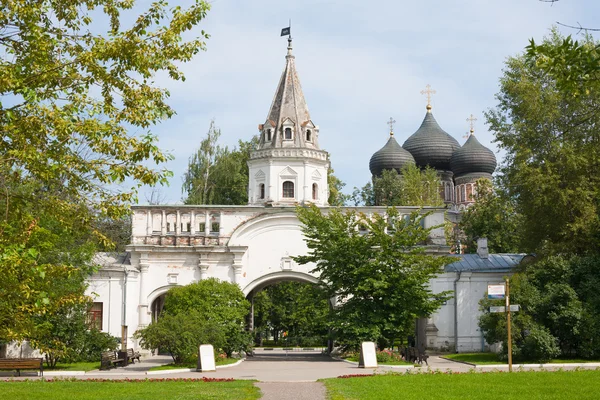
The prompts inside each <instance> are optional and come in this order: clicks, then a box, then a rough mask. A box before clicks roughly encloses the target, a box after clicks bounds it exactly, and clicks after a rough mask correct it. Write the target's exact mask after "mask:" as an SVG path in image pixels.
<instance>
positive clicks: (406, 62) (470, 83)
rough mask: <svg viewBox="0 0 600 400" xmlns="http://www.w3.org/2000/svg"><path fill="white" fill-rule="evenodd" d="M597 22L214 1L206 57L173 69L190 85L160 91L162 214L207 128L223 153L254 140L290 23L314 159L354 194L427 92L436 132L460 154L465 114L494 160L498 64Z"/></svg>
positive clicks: (563, 4)
mask: <svg viewBox="0 0 600 400" xmlns="http://www.w3.org/2000/svg"><path fill="white" fill-rule="evenodd" d="M172 4H174V3H172ZM598 15H600V2H598V1H597V0H596V1H594V0H560V1H559V2H557V3H554V4H553V5H550V4H549V3H543V2H539V1H537V0H452V1H448V0H430V1H404V0H397V1H371V2H365V1H357V0H345V1H341V0H338V1H334V0H329V1H327V0H321V1H319V0H303V1H281V0H279V1H278V0H254V1H241V0H237V1H232V0H217V1H214V2H212V9H211V11H210V12H209V14H208V16H207V18H206V19H205V20H204V21H203V22H202V23H201V24H200V25H199V26H198V27H196V28H195V29H197V30H198V32H199V31H200V30H201V29H204V30H205V31H207V32H208V33H209V34H210V35H211V38H210V40H209V41H208V42H207V51H206V52H201V53H199V54H198V55H197V56H196V57H195V59H194V60H193V61H192V62H190V63H187V64H184V65H183V66H182V69H183V71H184V72H185V74H186V77H187V80H186V81H185V82H184V83H180V82H172V81H169V80H168V79H167V78H166V77H163V76H159V77H158V79H157V83H158V84H159V85H161V86H163V87H167V88H168V89H169V90H170V92H171V99H170V101H169V103H170V104H171V105H172V106H173V107H174V109H175V110H176V111H177V115H176V116H174V117H173V118H172V119H171V120H169V121H165V122H164V123H162V124H161V125H159V126H158V127H156V128H155V129H154V130H153V133H155V134H156V135H158V137H159V146H160V147H161V148H162V149H164V150H166V151H169V152H170V153H171V154H173V156H174V157H175V159H174V160H173V161H170V162H169V163H168V164H167V168H168V169H170V170H172V171H173V173H174V176H173V178H172V179H171V185H170V187H165V188H162V189H161V192H162V194H163V196H164V198H165V199H166V202H167V203H177V202H180V201H181V198H182V192H181V182H182V176H183V173H184V172H185V169H186V167H187V162H188V158H189V157H190V155H191V154H192V153H193V152H194V149H196V148H197V147H198V145H199V143H200V141H201V140H202V139H203V137H204V136H205V135H206V131H207V130H208V127H209V123H210V120H211V119H213V118H214V119H215V121H216V125H217V126H218V127H220V128H221V132H222V136H221V143H222V144H225V145H229V146H232V145H235V144H236V143H237V141H238V139H244V140H248V139H250V138H251V137H252V135H254V134H256V133H257V132H258V131H257V126H258V124H261V123H263V122H264V120H265V118H266V115H267V112H268V109H269V106H270V104H271V100H272V98H273V95H274V92H275V88H276V86H277V83H278V80H279V77H280V75H281V72H282V70H283V67H284V64H285V53H286V46H287V42H286V40H285V38H284V37H280V36H279V33H280V30H281V28H284V27H286V26H287V25H288V19H289V18H291V19H292V36H293V38H294V54H295V56H296V66H297V69H298V73H299V76H300V81H301V83H302V88H303V91H304V95H305V97H306V99H307V102H308V107H309V110H310V113H311V118H312V120H313V121H314V122H315V123H316V124H317V125H319V126H320V135H319V141H320V144H321V147H322V148H323V149H324V150H327V151H328V152H329V154H330V159H331V163H332V166H333V168H334V169H335V172H336V175H337V176H338V177H339V178H340V179H341V180H342V181H343V182H345V183H346V188H345V189H346V190H345V191H346V192H351V191H352V188H353V187H354V186H363V185H364V184H365V183H366V182H368V181H369V179H370V173H369V168H368V165H369V159H370V157H371V155H372V154H373V153H374V152H376V151H377V150H379V149H380V148H381V147H382V146H383V145H384V144H385V142H386V141H387V138H388V132H389V128H388V125H387V124H386V122H387V121H388V120H389V118H390V117H393V118H394V119H395V120H396V121H397V122H396V125H395V128H394V131H395V135H396V139H397V140H398V142H399V143H400V144H402V143H404V141H405V140H406V138H408V137H409V136H410V135H411V134H413V133H414V132H415V131H416V130H417V128H418V127H419V125H420V124H421V121H422V119H423V117H424V115H425V106H426V103H427V101H426V98H425V97H424V96H422V95H421V94H420V92H421V90H423V89H424V88H425V86H426V85H427V84H430V85H431V86H432V88H433V89H434V90H436V91H437V94H436V95H434V96H433V99H432V105H433V113H434V115H435V117H436V119H437V121H438V123H439V124H440V125H441V127H442V128H443V129H444V130H446V131H447V132H448V133H450V134H451V135H452V136H454V137H455V138H456V139H457V140H458V141H459V143H461V144H463V143H464V141H465V140H466V139H464V138H463V136H464V135H465V133H466V132H467V131H468V129H469V126H468V122H467V121H466V119H467V118H468V117H469V115H470V114H474V115H475V117H476V118H477V119H478V121H477V122H476V135H477V137H478V139H479V140H480V141H481V142H482V143H483V144H484V145H485V146H488V147H490V148H491V149H492V150H494V151H497V148H496V145H495V144H494V143H493V139H494V138H493V135H492V134H491V133H490V132H488V130H487V127H486V125H485V123H484V122H485V118H484V116H483V111H484V110H487V109H489V108H492V107H494V105H495V104H496V101H495V98H494V95H495V94H496V93H497V92H498V79H499V77H500V76H501V74H502V68H503V63H504V60H505V59H506V58H507V57H508V56H511V55H515V54H517V53H519V52H521V51H522V50H523V49H524V47H525V46H526V45H527V44H528V40H529V39H530V38H535V39H536V40H540V39H541V38H542V37H543V36H544V35H545V34H547V32H548V30H549V29H550V27H551V26H552V25H553V24H555V23H556V22H557V21H559V22H562V23H568V24H577V23H580V24H581V25H583V26H591V27H598V25H600V24H599V23H598V19H597V18H594V17H597V16H598ZM561 30H562V31H563V32H565V33H575V32H574V31H573V30H569V29H567V28H561ZM497 157H498V159H499V161H500V159H501V158H502V154H497ZM147 191H148V189H145V190H143V191H142V193H141V194H140V203H144V202H145V200H144V199H145V196H146V192H147Z"/></svg>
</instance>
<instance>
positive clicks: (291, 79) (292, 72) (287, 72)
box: [259, 27, 319, 149]
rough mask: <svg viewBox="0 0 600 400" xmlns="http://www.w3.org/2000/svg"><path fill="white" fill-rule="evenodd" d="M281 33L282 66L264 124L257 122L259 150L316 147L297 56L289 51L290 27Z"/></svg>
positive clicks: (315, 134)
mask: <svg viewBox="0 0 600 400" xmlns="http://www.w3.org/2000/svg"><path fill="white" fill-rule="evenodd" d="M281 36H288V38H287V42H288V44H287V54H286V56H285V68H284V70H283V73H282V74H281V78H280V79H279V84H278V85H277V90H276V91H275V96H274V97H273V102H272V103H271V108H270V109H269V113H268V115H267V119H266V121H265V123H264V124H261V125H259V130H260V131H261V137H262V138H263V139H261V141H260V142H259V149H265V148H281V147H295V148H302V147H308V148H311V149H319V144H318V131H319V128H318V126H316V125H314V124H313V122H312V121H311V119H310V114H309V112H308V106H307V104H306V99H305V98H304V93H303V92H302V87H301V85H300V79H299V78H298V73H297V71H296V61H295V58H296V57H295V56H294V54H293V53H292V36H291V33H290V28H289V27H288V28H284V29H282V31H281Z"/></svg>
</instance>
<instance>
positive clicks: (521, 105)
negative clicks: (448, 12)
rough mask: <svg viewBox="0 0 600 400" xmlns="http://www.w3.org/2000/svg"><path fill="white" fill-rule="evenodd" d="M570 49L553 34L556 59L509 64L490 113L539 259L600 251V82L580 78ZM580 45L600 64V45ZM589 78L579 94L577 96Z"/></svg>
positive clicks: (525, 58) (526, 235) (519, 59)
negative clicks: (496, 103) (576, 87)
mask: <svg viewBox="0 0 600 400" xmlns="http://www.w3.org/2000/svg"><path fill="white" fill-rule="evenodd" d="M565 43H569V41H568V40H567V41H566V39H565V38H563V37H562V36H561V35H560V34H559V33H558V32H557V31H556V30H554V31H552V32H551V34H550V36H549V37H547V38H545V39H544V40H543V43H542V44H540V45H539V46H540V48H541V49H543V50H544V52H546V53H548V52H550V53H552V52H553V53H552V54H555V56H553V58H552V59H550V58H547V57H546V56H544V55H543V54H540V55H539V56H536V55H535V54H536V53H535V51H534V50H535V48H534V49H532V50H531V53H532V55H526V54H519V55H517V56H515V57H510V58H509V59H508V60H507V62H506V68H505V70H504V75H503V76H502V77H501V79H500V92H499V93H498V94H497V95H496V98H497V100H498V105H497V106H496V107H495V108H494V109H492V110H490V111H488V112H487V113H486V118H487V121H488V123H489V125H490V128H491V130H492V131H493V132H494V133H495V135H496V139H497V142H498V145H499V147H500V148H501V149H503V150H504V151H505V152H506V157H505V160H504V166H503V167H502V168H501V171H502V173H503V175H504V178H503V179H504V180H505V186H506V188H507V190H508V191H509V193H508V194H509V195H510V197H511V198H514V199H515V202H516V211H517V212H518V213H519V214H520V215H521V216H522V224H521V225H522V227H523V235H522V244H523V246H524V248H525V249H526V250H529V251H535V252H537V253H538V254H539V253H565V252H566V253H573V254H584V253H587V252H590V251H593V252H596V249H598V248H600V242H599V240H600V223H599V222H600V221H599V211H598V205H599V199H600V182H599V180H600V166H599V164H598V160H600V142H599V141H598V129H597V127H598V125H599V124H600V113H598V106H597V105H598V101H599V100H600V81H598V80H597V79H587V78H586V77H585V76H583V75H581V74H584V72H583V71H582V69H581V68H579V67H577V66H576V65H572V63H573V62H579V61H580V60H579V61H574V60H571V59H570V58H569V57H567V56H568V54H569V50H568V47H569V46H570V45H565ZM536 46H537V45H536ZM565 46H566V47H567V49H565ZM581 46H584V48H585V52H586V54H587V56H586V57H590V58H591V59H594V58H595V59H597V54H598V53H597V47H598V43H597V42H593V41H592V40H591V39H589V40H586V43H585V44H584V45H581ZM536 48H537V47H536ZM581 51H584V50H581ZM561 54H563V55H564V58H561V57H562V56H560V55H561ZM532 57H533V58H532ZM586 62H587V61H586ZM571 74H573V80H571V79H570V78H569V79H568V77H569V76H570V75H571ZM584 78H585V79H584ZM565 79H566V80H567V81H566V82H565ZM582 79H583V81H582V82H581V83H577V85H581V88H580V90H579V89H573V87H572V85H574V84H575V82H579V81H580V80H582Z"/></svg>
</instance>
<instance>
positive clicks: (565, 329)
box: [480, 256, 600, 361]
mask: <svg viewBox="0 0 600 400" xmlns="http://www.w3.org/2000/svg"><path fill="white" fill-rule="evenodd" d="M599 265H600V260H599V259H598V256H586V257H579V256H575V257H565V256H551V257H547V258H544V259H542V260H540V261H537V262H536V263H534V264H530V265H527V266H525V267H523V268H522V270H521V271H519V272H518V273H517V274H515V275H513V277H512V278H511V281H510V287H511V290H510V293H511V303H513V304H520V305H521V309H520V311H519V312H518V313H515V314H514V317H513V320H512V330H513V343H514V347H513V348H514V351H515V355H516V356H521V358H522V359H524V360H533V361H538V360H541V361H547V360H548V359H550V358H553V357H556V356H557V355H559V354H561V355H563V356H566V357H569V356H574V355H575V356H578V357H583V358H595V357H598V356H599V355H600V344H598V343H597V340H596V338H597V335H598V334H599V333H600V312H599V311H598V308H597V307H598V303H599V302H598V299H599V297H600V296H598V294H597V289H592V287H593V286H594V285H596V284H598V283H600V277H599V276H598V272H597V271H598V266H599ZM497 302H498V301H490V300H487V299H483V300H482V301H481V302H480V305H481V310H482V311H483V312H484V314H483V315H482V316H481V317H480V327H481V329H482V332H483V333H484V336H485V338H486V340H487V341H488V342H489V343H494V342H500V341H502V342H503V343H504V344H505V345H506V340H507V338H506V319H505V317H504V315H503V314H490V313H488V312H487V311H488V307H489V306H490V305H503V304H499V303H498V304H495V303H497ZM500 302H502V301H500ZM504 347H505V348H506V346H504Z"/></svg>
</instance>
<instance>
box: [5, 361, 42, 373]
mask: <svg viewBox="0 0 600 400" xmlns="http://www.w3.org/2000/svg"><path fill="white" fill-rule="evenodd" d="M0 369H14V370H16V371H17V374H18V375H19V376H21V370H22V369H39V370H40V376H44V359H43V358H0Z"/></svg>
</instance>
